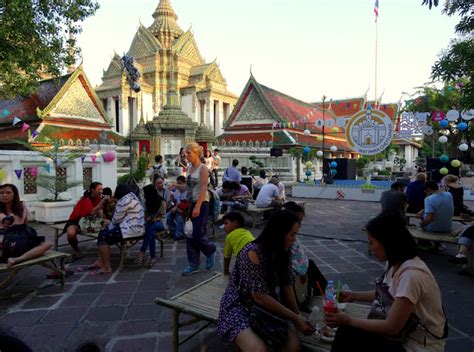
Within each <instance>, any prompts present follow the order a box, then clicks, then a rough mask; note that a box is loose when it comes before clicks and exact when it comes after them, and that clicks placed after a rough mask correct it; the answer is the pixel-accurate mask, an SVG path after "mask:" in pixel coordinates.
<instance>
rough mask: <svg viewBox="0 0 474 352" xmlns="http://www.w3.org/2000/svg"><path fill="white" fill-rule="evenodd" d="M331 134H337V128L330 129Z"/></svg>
mask: <svg viewBox="0 0 474 352" xmlns="http://www.w3.org/2000/svg"><path fill="white" fill-rule="evenodd" d="M331 132H332V133H337V132H339V128H337V127H333V128H331Z"/></svg>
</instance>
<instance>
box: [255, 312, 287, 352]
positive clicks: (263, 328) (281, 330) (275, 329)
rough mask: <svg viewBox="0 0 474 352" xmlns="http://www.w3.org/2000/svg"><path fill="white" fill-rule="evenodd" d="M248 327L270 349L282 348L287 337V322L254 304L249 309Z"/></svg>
mask: <svg viewBox="0 0 474 352" xmlns="http://www.w3.org/2000/svg"><path fill="white" fill-rule="evenodd" d="M250 327H251V328H252V330H253V331H254V332H255V333H256V334H257V335H258V336H259V337H260V338H261V339H262V340H263V341H264V342H265V343H266V344H267V345H268V346H270V347H272V348H279V347H281V346H283V345H284V344H285V342H286V340H287V337H288V327H289V325H288V321H286V320H285V319H282V318H280V317H277V316H275V315H273V314H272V313H270V312H268V311H266V310H265V309H263V308H261V307H260V306H258V305H256V304H254V305H252V307H251V308H250Z"/></svg>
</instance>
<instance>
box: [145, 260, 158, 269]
mask: <svg viewBox="0 0 474 352" xmlns="http://www.w3.org/2000/svg"><path fill="white" fill-rule="evenodd" d="M155 264H156V259H155V258H151V259H150V260H149V261H148V263H146V265H145V267H146V268H148V269H151V268H153V266H154V265H155Z"/></svg>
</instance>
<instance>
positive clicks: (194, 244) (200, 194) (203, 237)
mask: <svg viewBox="0 0 474 352" xmlns="http://www.w3.org/2000/svg"><path fill="white" fill-rule="evenodd" d="M185 152H186V157H187V159H188V161H189V162H190V164H191V167H190V168H189V170H188V177H187V181H186V183H187V200H188V202H189V203H190V204H191V206H190V209H189V211H190V218H191V221H192V223H193V233H192V236H191V238H186V251H187V256H188V263H189V265H188V267H187V268H185V269H184V270H183V271H182V273H181V274H182V275H183V276H189V275H192V274H195V273H198V272H199V271H200V269H199V265H200V259H201V258H200V257H201V252H202V253H203V254H204V255H205V256H206V257H207V260H206V269H207V270H210V269H212V267H213V266H214V260H215V253H216V246H215V244H214V243H212V242H211V241H209V240H208V239H207V222H208V215H209V193H208V192H207V182H208V178H209V171H208V169H207V167H206V165H204V164H203V163H202V162H201V158H202V155H203V150H202V147H201V146H200V145H199V144H197V143H190V144H188V145H187V146H186V149H185Z"/></svg>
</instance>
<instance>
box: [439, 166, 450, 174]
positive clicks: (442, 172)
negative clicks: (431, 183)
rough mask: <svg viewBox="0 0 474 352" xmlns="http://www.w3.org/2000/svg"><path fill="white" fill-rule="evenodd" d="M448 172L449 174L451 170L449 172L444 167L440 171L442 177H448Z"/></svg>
mask: <svg viewBox="0 0 474 352" xmlns="http://www.w3.org/2000/svg"><path fill="white" fill-rule="evenodd" d="M448 172H449V170H448V169H447V168H445V167H442V168H441V169H439V173H440V174H441V175H447V174H448Z"/></svg>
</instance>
